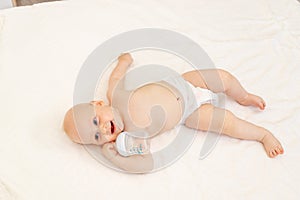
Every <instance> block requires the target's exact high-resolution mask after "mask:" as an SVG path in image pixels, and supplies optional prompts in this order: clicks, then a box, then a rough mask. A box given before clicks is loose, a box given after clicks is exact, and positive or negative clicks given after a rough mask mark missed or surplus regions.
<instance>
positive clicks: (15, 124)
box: [0, 0, 300, 200]
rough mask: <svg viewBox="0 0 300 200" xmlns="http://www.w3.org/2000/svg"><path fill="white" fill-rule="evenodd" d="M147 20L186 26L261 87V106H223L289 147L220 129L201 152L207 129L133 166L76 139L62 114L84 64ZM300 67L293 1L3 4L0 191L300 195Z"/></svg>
mask: <svg viewBox="0 0 300 200" xmlns="http://www.w3.org/2000/svg"><path fill="white" fill-rule="evenodd" d="M147 27H148V28H149V27H155V28H163V29H168V30H173V31H176V32H179V33H182V34H184V35H186V36H187V37H189V38H191V39H192V40H194V41H195V42H197V43H198V44H199V45H200V46H201V47H202V48H203V49H204V50H205V51H206V53H207V54H208V55H209V57H210V58H211V60H212V61H213V62H214V64H215V66H217V67H218V68H221V69H224V70H228V71H230V72H231V73H232V74H234V75H235V76H236V77H238V79H239V80H240V81H241V83H242V84H243V86H244V87H245V88H247V89H248V90H249V91H250V92H253V93H256V94H258V95H260V96H262V97H263V98H264V99H265V100H266V102H267V107H266V110H265V111H263V112H261V111H259V110H257V109H255V108H252V107H243V106H241V105H238V104H237V103H235V102H233V101H232V100H231V99H227V100H226V108H227V109H229V110H231V111H232V112H233V113H234V114H236V115H237V116H239V117H241V118H243V119H246V120H248V121H250V122H253V123H256V124H258V125H261V126H263V127H266V128H267V129H269V130H270V131H271V132H273V134H274V135H275V136H276V137H277V138H278V139H279V140H280V141H281V143H282V145H283V147H284V148H285V154H284V155H283V156H278V157H277V158H274V159H271V158H268V157H267V155H266V154H265V152H264V149H263V146H262V145H261V144H259V143H257V142H253V141H241V140H238V139H233V138H229V137H226V136H222V137H220V139H219V141H218V143H217V145H216V146H215V148H214V149H213V151H212V152H211V153H210V154H209V155H208V156H207V157H205V159H199V152H200V149H201V145H202V144H203V141H204V140H205V137H206V135H205V134H204V133H199V134H198V135H197V136H196V138H195V140H194V141H193V143H192V145H191V146H190V148H189V149H188V150H187V151H186V152H185V154H184V155H183V156H182V157H181V158H180V159H178V160H177V161H176V162H175V163H173V164H172V165H170V166H168V167H166V168H164V169H162V170H159V171H157V172H155V173H148V174H139V175H137V174H127V173H120V172H117V171H115V170H112V169H110V168H108V167H106V166H104V165H102V164H101V163H99V162H97V160H96V159H94V158H93V157H92V156H91V155H90V154H89V153H88V152H87V151H86V149H85V148H84V147H83V146H81V145H78V144H74V143H72V142H71V141H70V140H69V139H68V137H67V136H66V135H65V134H64V132H63V129H62V121H63V117H64V114H65V111H66V110H67V109H68V108H70V107H71V106H72V103H73V99H72V97H73V90H74V84H75V81H76V77H77V75H78V73H79V70H80V68H81V66H82V64H83V63H84V61H85V60H86V58H87V57H88V55H90V53H91V52H92V51H93V50H94V49H95V48H96V47H97V46H98V45H100V44H101V43H103V42H104V41H106V40H107V39H109V38H111V37H112V36H114V35H116V34H119V33H122V32H125V31H129V30H133V29H139V28H147ZM137 57H138V55H137ZM150 58H151V57H150ZM166 60H168V58H166ZM144 61H145V60H143V59H140V60H139V59H137V60H136V61H135V62H136V64H141V63H142V62H144ZM148 61H149V62H150V61H151V59H149V60H148ZM170 63H174V66H176V67H177V68H176V70H177V71H180V72H183V71H185V70H186V68H185V67H184V65H180V63H179V62H176V61H174V60H171V61H170ZM299 66H300V3H299V2H298V1H296V0H277V1H271V0H269V1H268V0H254V1H248V0H230V1H218V0H212V1H208V0H204V1H196V0H186V1H180V0H176V1H169V0H162V1H161V0H153V1H145V2H142V1H136V0H127V1H121V0H111V1H108V0H88V1H87V0H69V1H58V2H49V3H41V4H35V5H33V6H24V7H16V8H11V9H6V10H0V91H1V100H0V102H1V104H0V110H1V112H0V113H1V114H0V124H1V126H0V199H4V200H7V199H100V198H101V199H136V198H139V199H144V200H146V199H149V200H150V199H209V200H211V199H298V198H299V195H300V192H299V185H300V173H299V168H300V153H299V152H300V133H299V131H298V128H299V119H300V110H299V109H300V101H299V100H298V99H299V98H300V86H299V85H300V79H299V75H300V68H299ZM187 131H188V130H187Z"/></svg>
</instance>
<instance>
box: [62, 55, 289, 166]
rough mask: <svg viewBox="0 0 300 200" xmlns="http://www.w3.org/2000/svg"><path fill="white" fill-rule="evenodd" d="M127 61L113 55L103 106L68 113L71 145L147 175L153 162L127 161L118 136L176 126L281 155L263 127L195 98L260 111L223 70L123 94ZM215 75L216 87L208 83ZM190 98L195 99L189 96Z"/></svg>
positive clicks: (259, 102)
mask: <svg viewBox="0 0 300 200" xmlns="http://www.w3.org/2000/svg"><path fill="white" fill-rule="evenodd" d="M132 62H133V59H132V57H131V55H130V54H128V53H125V54H122V55H121V56H119V58H118V63H117V66H116V67H115V68H114V70H113V71H112V73H111V76H110V78H109V84H108V90H107V98H108V101H109V103H108V104H105V103H104V102H103V101H91V102H90V103H85V104H79V105H76V106H74V107H73V108H71V109H70V110H68V112H67V113H66V115H65V119H64V130H65V132H66V133H67V135H68V136H69V137H70V139H71V140H72V141H74V142H76V143H79V144H96V145H100V146H101V149H102V152H103V154H104V156H105V157H107V158H108V159H109V160H110V161H111V162H112V163H114V164H115V165H117V166H118V167H120V168H122V169H125V170H127V171H151V169H152V168H153V158H152V155H151V153H149V154H143V155H134V156H129V157H124V156H122V155H120V154H119V153H118V151H117V150H116V146H115V144H114V141H115V140H116V138H117V136H118V135H119V134H120V133H121V132H123V131H127V132H134V131H137V130H144V131H145V132H147V133H148V134H149V135H150V136H154V135H157V134H160V133H163V132H165V131H168V130H171V129H173V128H174V127H175V126H176V125H178V124H179V123H181V124H184V125H185V126H187V127H189V128H192V129H197V130H202V131H213V132H217V133H222V134H225V135H228V136H230V137H234V138H239V139H245V140H255V141H258V142H261V143H262V144H263V146H264V148H265V151H266V153H267V155H268V156H269V157H271V158H273V157H275V156H277V155H279V154H283V152H284V150H283V148H282V146H281V144H280V142H279V141H278V140H277V139H276V138H275V137H274V136H273V135H272V133H271V132H270V131H268V130H267V129H265V128H263V127H259V126H257V125H254V124H252V123H250V122H247V121H244V120H242V119H239V118H238V117H236V116H235V115H234V114H233V113H232V112H230V111H228V110H225V109H222V108H218V107H215V106H214V105H212V104H211V103H210V102H203V101H202V102H201V101H200V100H199V99H201V96H203V95H205V94H206V93H212V94H213V93H218V92H223V93H225V94H226V95H228V96H230V97H231V98H233V99H234V100H235V101H236V102H238V103H239V104H241V105H244V106H255V107H258V108H259V109H261V110H263V109H265V106H266V104H265V102H264V100H263V99H262V98H260V97H259V96H256V95H254V94H251V93H248V92H247V91H246V90H245V89H244V88H243V87H242V86H241V84H240V83H239V82H238V80H237V79H236V78H235V77H234V76H232V75H231V74H230V73H228V72H227V71H224V70H221V69H206V70H194V71H189V72H186V73H184V74H182V76H179V75H178V76H170V77H167V78H166V79H163V80H162V81H158V82H154V83H149V84H145V85H143V86H141V87H139V88H137V89H135V90H134V91H127V90H125V89H124V87H123V84H122V81H123V78H124V76H125V74H126V72H127V70H128V68H129V66H130V65H131V64H132ZM216 74H217V75H218V77H219V78H220V79H221V81H222V84H221V85H222V86H220V85H217V84H215V83H214V81H213V80H212V77H214V76H215V75H216ZM190 94H194V95H195V96H196V97H197V98H198V97H199V99H197V98H196V99H195V98H191V97H189V96H188V95H190ZM124 102H126V103H124ZM156 105H160V106H161V107H162V108H163V111H164V118H161V117H158V116H161V115H160V114H159V115H156V117H153V116H152V115H153V113H152V112H153V108H154V107H155V106H156ZM158 113H159V111H158ZM216 116H223V117H216Z"/></svg>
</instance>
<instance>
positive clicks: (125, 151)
mask: <svg viewBox="0 0 300 200" xmlns="http://www.w3.org/2000/svg"><path fill="white" fill-rule="evenodd" d="M141 134H143V137H136V136H134V135H132V134H131V135H130V134H129V133H128V132H122V133H120V134H119V135H118V137H117V139H116V147H117V151H118V152H119V154H121V155H122V156H125V157H127V156H131V155H136V154H147V153H150V142H149V140H147V138H146V137H145V133H141ZM135 135H136V133H135Z"/></svg>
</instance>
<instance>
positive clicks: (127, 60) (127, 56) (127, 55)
mask: <svg viewBox="0 0 300 200" xmlns="http://www.w3.org/2000/svg"><path fill="white" fill-rule="evenodd" d="M118 60H119V62H123V63H125V64H127V65H131V64H132V62H133V59H132V57H131V55H130V53H123V54H121V55H120V56H119V57H118Z"/></svg>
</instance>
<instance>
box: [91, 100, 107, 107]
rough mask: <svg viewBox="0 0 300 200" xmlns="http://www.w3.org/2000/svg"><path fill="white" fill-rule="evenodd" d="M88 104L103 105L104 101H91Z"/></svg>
mask: <svg viewBox="0 0 300 200" xmlns="http://www.w3.org/2000/svg"><path fill="white" fill-rule="evenodd" d="M90 104H93V105H94V106H96V105H99V106H103V105H104V104H105V103H104V101H91V102H90Z"/></svg>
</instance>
